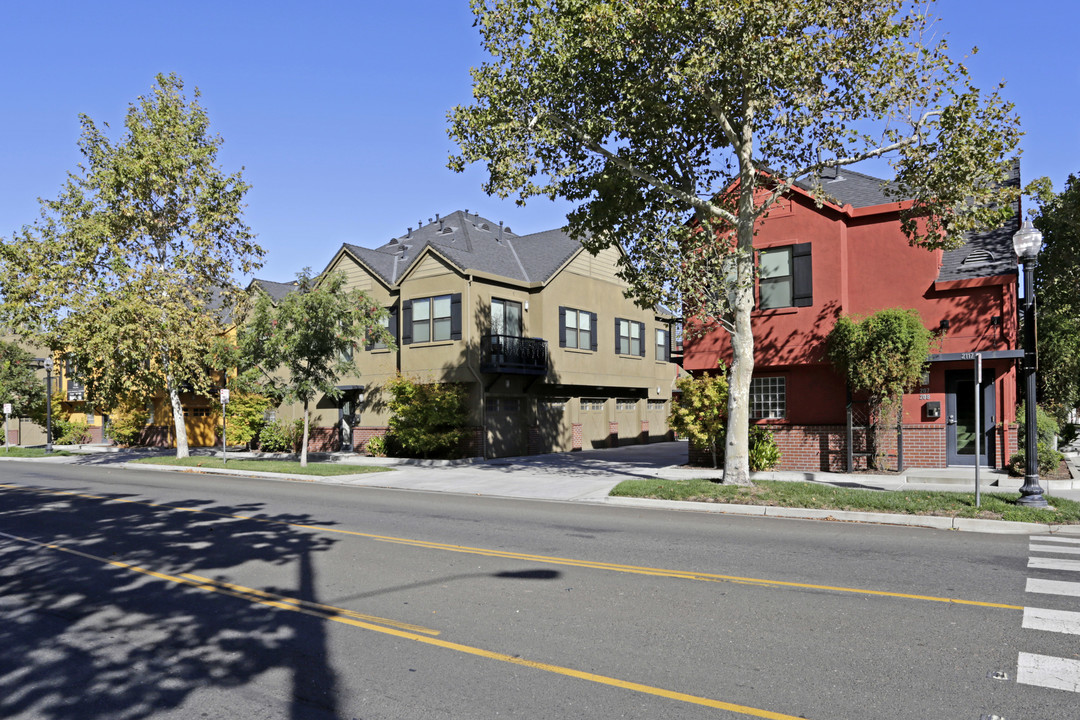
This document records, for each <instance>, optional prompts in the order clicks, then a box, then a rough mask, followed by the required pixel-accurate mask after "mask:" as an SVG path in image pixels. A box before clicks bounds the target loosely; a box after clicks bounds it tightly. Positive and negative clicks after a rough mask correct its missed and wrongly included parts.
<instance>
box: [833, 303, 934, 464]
mask: <svg viewBox="0 0 1080 720" xmlns="http://www.w3.org/2000/svg"><path fill="white" fill-rule="evenodd" d="M932 341H933V333H931V332H930V331H929V330H927V329H926V328H925V327H924V326H923V324H922V318H920V317H919V313H918V311H917V310H902V309H900V308H890V309H887V310H880V311H878V312H876V313H874V314H873V315H870V316H869V317H866V318H864V319H862V320H859V321H855V320H852V319H851V318H849V317H847V316H841V317H840V318H838V319H837V321H836V324H835V325H834V326H833V329H832V331H830V332H829V336H828V338H827V347H828V352H829V358H830V359H831V360H832V361H833V363H834V364H835V365H836V368H837V370H839V371H840V373H841V375H843V376H844V378H845V379H846V380H847V383H848V387H849V388H851V390H852V391H853V392H865V393H867V394H868V395H869V397H870V416H871V418H872V420H873V426H874V452H875V455H874V459H875V462H876V464H877V466H878V467H879V468H880V467H881V466H882V464H883V458H882V457H880V455H879V453H880V452H881V449H882V448H883V447H884V442H883V436H884V434H885V432H887V430H888V429H889V428H892V427H895V425H896V422H897V421H898V420H899V419H900V417H899V413H900V411H901V409H902V401H903V398H904V393H905V392H907V391H909V390H910V389H911V388H912V387H914V386H915V384H916V383H917V382H918V381H919V378H920V377H921V376H922V373H923V369H924V368H925V366H926V358H927V355H929V354H930V345H931V342H932Z"/></svg>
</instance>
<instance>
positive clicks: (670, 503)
mask: <svg viewBox="0 0 1080 720" xmlns="http://www.w3.org/2000/svg"><path fill="white" fill-rule="evenodd" d="M590 502H596V503H601V504H604V505H618V506H623V507H636V508H651V509H662V510H682V511H684V512H709V513H721V514H724V515H752V516H759V517H779V518H788V519H794V520H832V521H839V522H852V523H872V524H875V525H896V526H903V527H920V528H932V529H935V530H958V531H962V532H982V533H996V534H1004V535H1064V536H1069V537H1077V538H1080V525H1043V524H1041V523H1025V522H1013V521H1010V520H980V519H978V518H954V517H941V516H937V515H895V514H892V513H869V512H857V511H852V510H819V509H816V508H785V507H772V506H767V505H733V504H729V503H708V502H691V501H684V500H650V499H647V498H623V497H606V498H598V499H596V500H591V501H590Z"/></svg>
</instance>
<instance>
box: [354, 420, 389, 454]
mask: <svg viewBox="0 0 1080 720" xmlns="http://www.w3.org/2000/svg"><path fill="white" fill-rule="evenodd" d="M387 430H389V428H387V427H386V426H385V425H381V426H368V427H354V428H353V430H352V441H353V449H354V450H355V452H358V453H362V452H367V444H368V441H369V440H371V439H372V438H376V437H383V436H384V435H386V431H387Z"/></svg>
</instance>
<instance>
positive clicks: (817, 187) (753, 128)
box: [449, 0, 1020, 484]
mask: <svg viewBox="0 0 1080 720" xmlns="http://www.w3.org/2000/svg"><path fill="white" fill-rule="evenodd" d="M471 4H472V8H473V12H474V13H475V15H476V24H477V26H478V27H479V29H480V33H481V36H482V44H483V47H484V49H485V50H486V51H487V52H488V53H489V55H490V56H491V60H490V61H489V62H485V63H484V64H483V65H481V66H480V67H478V68H474V69H473V70H472V75H473V96H474V98H475V99H474V101H473V102H472V104H470V105H462V106H458V107H456V108H454V109H453V110H452V111H451V112H450V114H449V121H450V131H449V132H450V135H451V137H452V138H453V139H454V140H455V141H456V142H457V143H458V146H459V148H460V153H459V154H457V155H454V156H452V157H451V158H450V166H451V167H452V168H453V169H455V170H459V171H460V170H463V169H464V168H465V167H466V166H467V165H468V164H470V163H483V164H484V165H486V167H487V175H488V176H487V181H486V182H485V184H484V189H485V190H486V191H487V192H488V193H490V194H495V195H498V196H500V197H508V196H516V198H517V200H518V202H520V203H524V202H526V201H527V200H528V199H529V198H531V197H534V196H544V197H562V198H566V199H568V200H570V201H572V202H575V203H579V205H578V208H577V209H576V210H575V211H574V212H572V213H571V214H570V216H569V218H568V223H569V228H568V229H569V232H570V233H571V235H573V236H574V237H576V238H578V239H580V240H582V241H583V243H584V244H585V246H586V247H587V248H588V249H590V250H591V251H593V252H596V251H599V250H600V249H601V248H604V247H608V246H611V245H614V244H616V243H618V244H619V245H620V246H621V247H622V248H623V249H624V250H625V252H626V254H625V259H624V264H623V265H622V267H621V276H622V278H623V279H624V280H625V281H626V282H627V283H628V284H629V287H630V293H631V294H632V295H633V296H635V297H636V298H637V299H638V300H639V301H640V302H642V303H643V304H644V305H646V306H651V305H654V304H657V303H662V304H664V305H667V306H668V307H681V308H683V309H684V314H685V315H686V317H688V318H696V321H694V322H691V323H690V328H691V329H693V327H695V325H696V326H697V327H701V326H702V325H704V326H706V327H707V326H712V325H716V326H719V327H722V328H724V329H725V330H726V331H727V332H729V333H730V334H731V341H732V361H731V367H730V390H731V392H730V394H729V396H728V412H727V415H728V424H727V430H726V441H725V460H724V482H729V483H738V484H746V483H749V481H750V479H749V462H748V443H749V438H748V425H749V391H750V380H751V376H752V374H753V367H754V342H753V335H752V331H751V322H750V317H751V310H752V309H753V307H754V292H753V290H754V279H755V268H754V258H753V238H754V230H755V227H756V226H757V224H758V223H759V222H760V221H762V220H763V219H764V218H765V217H766V216H767V215H768V213H769V211H770V209H771V208H772V207H773V205H774V204H775V203H776V202H777V200H778V199H780V198H781V197H783V196H784V195H785V194H786V193H788V192H789V191H790V189H791V188H792V187H793V186H795V185H796V183H798V184H799V185H800V186H801V187H803V188H805V189H807V190H808V191H809V192H811V193H812V194H813V195H814V196H815V197H816V198H818V199H819V200H824V199H827V198H828V194H827V191H826V189H825V187H824V185H823V183H822V181H821V180H820V177H821V173H822V172H823V171H826V170H828V169H830V168H837V167H841V166H847V165H851V164H854V163H858V162H861V161H865V160H868V159H872V158H887V159H888V160H889V162H890V163H891V165H892V167H893V169H894V171H895V174H896V178H895V183H894V184H893V185H891V186H890V189H891V191H892V192H894V193H895V195H896V197H897V199H898V200H901V199H905V200H910V201H909V202H905V204H904V205H903V206H902V213H903V217H902V226H903V230H904V232H905V233H906V234H907V236H908V238H909V240H910V241H911V242H912V243H913V244H916V245H921V246H924V247H927V248H941V247H956V246H958V245H959V244H960V243H961V241H962V236H963V234H964V233H965V232H967V231H969V230H975V229H990V228H992V227H997V226H999V225H1000V224H1001V223H1002V222H1003V221H1004V220H1005V219H1006V218H1007V216H1008V215H1009V213H1010V212H1011V210H1010V208H1011V207H1012V204H1011V203H1012V201H1014V200H1015V195H1016V190H1015V188H1010V187H1008V186H1006V185H1005V184H1004V183H1002V182H1001V181H1003V180H1004V179H1005V178H1006V175H1007V170H1008V165H1009V163H1008V159H1009V158H1011V157H1012V155H1013V154H1014V153H1015V148H1016V145H1017V141H1018V138H1019V135H1020V133H1019V130H1018V120H1017V118H1016V116H1015V114H1014V113H1013V112H1012V106H1011V104H1009V103H1007V102H1006V101H1005V100H1004V99H1003V98H1002V97H1001V96H1000V94H999V91H1000V87H999V88H996V89H994V90H993V91H991V92H990V93H983V92H981V91H980V90H978V89H977V88H976V87H975V85H974V83H973V82H972V80H971V78H970V77H969V75H968V71H967V69H966V68H965V66H964V65H963V63H960V62H956V61H954V60H952V59H951V58H950V57H949V54H948V48H947V45H946V43H945V40H944V39H943V36H942V35H941V34H940V33H939V32H938V31H937V28H936V27H935V23H936V21H935V20H934V18H933V17H932V16H931V15H930V14H929V13H930V11H931V10H932V8H933V1H932V0H931V1H930V2H926V3H909V2H904V1H903V0H853V1H852V2H844V3H837V2H832V1H831V0H725V1H724V2H697V3H687V2H674V3H673V2H670V1H669V0H612V1H607V0H605V1H601V0H568V1H566V2H551V1H550V0H471Z"/></svg>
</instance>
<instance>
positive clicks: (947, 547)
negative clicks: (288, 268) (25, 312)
mask: <svg viewBox="0 0 1080 720" xmlns="http://www.w3.org/2000/svg"><path fill="white" fill-rule="evenodd" d="M1048 545H1049V546H1051V550H1054V549H1055V548H1058V549H1059V550H1060V551H1058V552H1050V551H1047V550H1045V549H1043V550H1040V549H1039V546H1048ZM1069 550H1073V551H1076V552H1074V553H1072V557H1073V558H1078V557H1080V556H1078V555H1077V554H1076V553H1077V552H1080V544H1075V541H1073V543H1069V542H1062V543H1057V544H1056V545H1055V543H1054V542H1052V541H1045V540H1037V539H1031V540H1029V538H1028V537H1026V536H1020V535H980V534H976V533H955V532H948V531H939V530H928V529H908V528H898V527H885V526H878V525H860V524H853V523H830V522H817V521H801V520H784V519H776V518H753V517H736V516H725V515H714V514H697V513H685V512H670V511H664V510H637V509H629V508H619V507H608V506H596V505H591V504H573V503H561V502H544V501H535V500H513V499H492V498H482V497H475V496H468V495H454V494H445V493H422V492H407V491H395V490H380V489H375V488H363V487H341V486H335V485H321V484H320V485H315V484H310V485H309V484H301V483H281V482H273V481H263V480H254V479H233V478H225V477H215V476H200V475H188V474H162V473H156V472H152V471H148V472H143V471H136V470H126V469H119V468H108V467H77V466H58V465H42V464H31V463H15V462H9V463H5V464H3V466H2V467H0V648H2V652H0V717H2V718H12V719H14V718H19V719H20V720H21V719H23V718H48V719H50V720H83V719H85V718H110V719H113V718H118V719H126V718H241V719H246V718H253V719H254V718H260V719H261V718H343V719H344V720H350V719H356V720H376V719H382V718H501V717H512V718H580V717H584V718H716V717H722V718H726V717H731V718H738V717H764V718H799V717H805V718H816V719H818V720H825V719H826V718H852V719H854V718H859V719H862V718H894V717H897V718H899V717H905V718H950V719H952V718H972V719H973V720H979V719H980V718H983V717H987V718H989V717H993V716H998V717H1000V718H1005V719H1006V720H1019V719H1022V718H1073V717H1078V716H1080V712H1078V711H1077V710H1076V708H1077V706H1078V700H1080V698H1078V697H1077V694H1076V693H1075V692H1073V691H1071V690H1068V689H1055V688H1053V687H1046V685H1047V684H1053V683H1055V682H1057V683H1058V684H1059V685H1061V684H1062V683H1064V685H1066V686H1068V684H1069V682H1070V678H1071V677H1072V676H1071V675H1070V674H1069V673H1070V672H1071V666H1070V665H1069V663H1070V662H1074V663H1075V662H1077V658H1078V657H1080V656H1078V653H1080V645H1078V643H1077V635H1075V634H1071V633H1074V632H1076V628H1075V627H1073V626H1072V625H1070V624H1069V618H1070V617H1071V616H1069V615H1066V614H1064V613H1069V612H1075V611H1077V610H1080V598H1077V597H1074V596H1070V595H1067V594H1062V592H1061V591H1062V590H1063V589H1065V586H1059V585H1053V583H1058V582H1068V581H1070V580H1072V579H1073V578H1072V577H1070V574H1071V575H1072V576H1075V575H1076V571H1075V570H1070V569H1069V567H1070V566H1069V565H1068V562H1070V561H1069V560H1068V558H1069V555H1070V553H1068V552H1067V551H1069ZM1034 556H1038V557H1042V558H1046V560H1045V561H1044V562H1040V561H1036V563H1035V564H1043V565H1049V566H1050V567H1042V568H1038V567H1030V566H1029V563H1030V562H1031V559H1032V558H1033V557H1034ZM1055 558H1062V559H1063V560H1058V559H1055ZM1063 562H1064V564H1062V563H1063ZM1071 562H1073V563H1077V564H1080V563H1078V562H1077V560H1072V561H1071ZM1032 580H1034V581H1036V584H1035V586H1034V587H1037V588H1041V589H1043V590H1046V589H1050V590H1053V592H1032V591H1030V590H1031V588H1032V587H1033V586H1032V584H1031V582H1030V581H1032ZM1033 605H1034V606H1037V607H1038V608H1041V609H1043V610H1047V611H1051V612H1043V613H1036V612H1034V611H1033V610H1032V609H1031V608H1032V606H1033ZM1025 608H1028V609H1027V610H1025ZM1025 618H1027V619H1025ZM1039 618H1042V619H1041V620H1040V619H1039ZM1047 618H1049V619H1047ZM1062 618H1064V620H1062ZM1025 625H1027V627H1025ZM1038 627H1042V628H1045V629H1035V628H1038ZM1070 628H1072V629H1071V630H1070ZM1045 658H1049V660H1046V659H1045ZM1018 671H1019V672H1020V674H1021V680H1022V682H1018V679H1017V673H1018Z"/></svg>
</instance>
